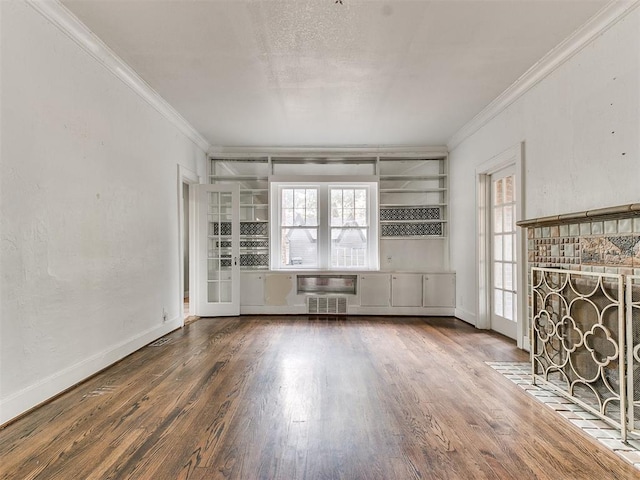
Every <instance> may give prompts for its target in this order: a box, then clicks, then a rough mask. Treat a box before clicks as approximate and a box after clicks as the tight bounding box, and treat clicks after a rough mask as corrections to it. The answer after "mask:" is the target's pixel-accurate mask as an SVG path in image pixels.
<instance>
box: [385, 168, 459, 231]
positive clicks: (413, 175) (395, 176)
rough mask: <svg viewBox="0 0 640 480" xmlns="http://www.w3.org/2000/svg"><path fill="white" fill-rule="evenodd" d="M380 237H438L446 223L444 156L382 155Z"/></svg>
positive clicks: (446, 182) (445, 170)
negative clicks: (403, 156)
mask: <svg viewBox="0 0 640 480" xmlns="http://www.w3.org/2000/svg"><path fill="white" fill-rule="evenodd" d="M378 167H379V168H378V169H379V182H380V183H379V185H380V188H379V193H380V212H379V220H380V237H381V238H382V239H395V238H405V239H415V238H433V237H437V238H441V237H444V236H445V235H446V229H445V226H446V223H447V188H448V179H447V159H446V157H445V156H443V157H441V158H426V159H422V158H411V157H407V158H400V157H389V158H387V157H381V158H380V159H379V164H378Z"/></svg>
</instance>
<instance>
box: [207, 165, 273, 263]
mask: <svg viewBox="0 0 640 480" xmlns="http://www.w3.org/2000/svg"><path fill="white" fill-rule="evenodd" d="M209 168H210V169H209V183H212V184H219V183H230V182H233V183H237V184H239V185H240V269H241V270H267V269H268V268H269V159H268V157H257V158H212V159H211V160H210V166H209Z"/></svg>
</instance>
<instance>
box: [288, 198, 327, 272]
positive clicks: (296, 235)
mask: <svg viewBox="0 0 640 480" xmlns="http://www.w3.org/2000/svg"><path fill="white" fill-rule="evenodd" d="M280 205H281V208H280V261H281V264H282V265H288V266H299V267H309V268H315V267H317V266H318V189H317V188H304V187H292V188H282V189H281V190H280Z"/></svg>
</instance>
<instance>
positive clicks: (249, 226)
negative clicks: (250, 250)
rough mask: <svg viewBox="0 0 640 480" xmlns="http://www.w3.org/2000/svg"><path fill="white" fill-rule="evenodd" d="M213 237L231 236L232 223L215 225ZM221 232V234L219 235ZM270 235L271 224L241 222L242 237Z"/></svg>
mask: <svg viewBox="0 0 640 480" xmlns="http://www.w3.org/2000/svg"><path fill="white" fill-rule="evenodd" d="M212 226H213V235H231V222H222V223H219V224H218V223H213V224H212ZM218 232H220V233H218ZM268 234H269V224H268V223H265V222H240V235H261V236H266V235H268Z"/></svg>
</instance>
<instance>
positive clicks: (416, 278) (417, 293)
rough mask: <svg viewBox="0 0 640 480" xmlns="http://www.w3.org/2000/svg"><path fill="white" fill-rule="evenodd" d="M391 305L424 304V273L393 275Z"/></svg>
mask: <svg viewBox="0 0 640 480" xmlns="http://www.w3.org/2000/svg"><path fill="white" fill-rule="evenodd" d="M391 305H392V306H394V307H421V306H422V275H421V274H418V273H402V274H400V273H396V274H393V275H392V276H391Z"/></svg>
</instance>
